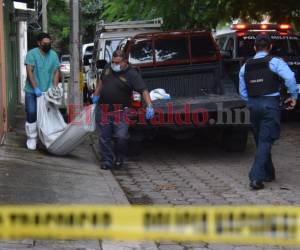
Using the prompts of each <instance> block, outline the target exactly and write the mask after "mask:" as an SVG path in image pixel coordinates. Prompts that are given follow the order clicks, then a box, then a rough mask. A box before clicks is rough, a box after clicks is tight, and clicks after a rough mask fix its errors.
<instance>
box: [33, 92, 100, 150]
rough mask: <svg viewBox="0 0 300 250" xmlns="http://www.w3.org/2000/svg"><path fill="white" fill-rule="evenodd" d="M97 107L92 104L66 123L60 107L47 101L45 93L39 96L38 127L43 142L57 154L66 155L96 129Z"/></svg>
mask: <svg viewBox="0 0 300 250" xmlns="http://www.w3.org/2000/svg"><path fill="white" fill-rule="evenodd" d="M95 108H96V105H95V104H93V105H90V106H87V107H85V108H84V109H83V111H82V112H81V113H80V114H79V115H78V116H76V118H75V119H74V121H72V122H71V123H70V124H67V123H65V121H64V119H63V117H62V115H61V113H60V111H59V109H58V107H57V106H56V105H55V104H53V103H51V102H49V101H47V100H46V98H45V94H43V95H42V96H40V97H38V98H37V129H38V135H39V138H40V140H41V142H42V143H43V144H44V145H45V147H46V148H47V150H48V151H49V152H50V153H52V154H55V155H66V154H69V153H70V152H71V151H73V150H74V149H75V148H76V147H77V146H78V145H79V144H80V143H81V142H82V141H83V140H84V138H85V136H86V135H87V134H88V133H90V132H93V131H95Z"/></svg>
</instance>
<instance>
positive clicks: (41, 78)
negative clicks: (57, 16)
mask: <svg viewBox="0 0 300 250" xmlns="http://www.w3.org/2000/svg"><path fill="white" fill-rule="evenodd" d="M25 65H26V71H27V80H26V85H25V88H24V90H25V110H26V114H27V117H26V123H25V130H26V134H27V142H26V145H27V148H28V149H30V150H35V149H36V143H37V127H36V117H37V114H36V113H37V98H39V97H40V96H41V95H42V92H46V91H47V90H48V89H49V88H51V87H52V86H53V85H54V86H57V85H58V82H59V67H60V63H59V59H58V56H57V54H56V52H55V51H54V50H52V49H51V38H50V36H49V35H48V34H47V33H40V34H39V35H38V38H37V47H36V48H34V49H32V50H30V51H28V53H27V55H26V59H25Z"/></svg>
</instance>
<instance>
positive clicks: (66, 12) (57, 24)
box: [47, 0, 70, 54]
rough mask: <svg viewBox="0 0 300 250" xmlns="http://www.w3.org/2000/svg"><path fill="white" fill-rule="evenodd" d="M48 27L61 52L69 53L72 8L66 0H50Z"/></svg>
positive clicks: (55, 44) (55, 45)
mask: <svg viewBox="0 0 300 250" xmlns="http://www.w3.org/2000/svg"><path fill="white" fill-rule="evenodd" d="M47 10H48V29H49V34H50V35H51V37H52V38H53V45H54V47H55V48H56V50H57V51H58V52H59V53H60V54H64V53H68V50H69V35H70V21H69V20H70V17H69V16H70V9H69V7H68V5H67V3H66V1H65V0H49V1H48V6H47Z"/></svg>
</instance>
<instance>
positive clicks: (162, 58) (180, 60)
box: [127, 32, 218, 67]
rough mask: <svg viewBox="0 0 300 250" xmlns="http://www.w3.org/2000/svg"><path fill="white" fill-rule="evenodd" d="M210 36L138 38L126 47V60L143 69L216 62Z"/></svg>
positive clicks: (186, 34) (188, 34) (192, 34)
mask: <svg viewBox="0 0 300 250" xmlns="http://www.w3.org/2000/svg"><path fill="white" fill-rule="evenodd" d="M215 45H216V44H215V43H214V40H213V38H212V36H211V35H210V33H208V32H203V33H200V34H197V33H196V34H195V33H180V32H178V33H175V32H174V33H172V34H170V33H166V34H162V35H160V34H155V35H154V36H146V37H144V36H142V35H141V36H139V37H137V38H135V39H133V40H132V41H131V43H129V44H128V47H127V51H128V50H129V53H128V60H129V62H130V63H131V64H140V65H143V66H144V67H152V66H168V65H185V64H189V63H191V64H192V63H199V62H201V63H202V62H204V61H205V62H211V61H216V60H218V58H217V53H218V49H217V47H216V46H215Z"/></svg>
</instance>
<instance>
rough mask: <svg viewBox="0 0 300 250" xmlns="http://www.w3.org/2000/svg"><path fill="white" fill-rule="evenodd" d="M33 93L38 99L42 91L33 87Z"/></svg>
mask: <svg viewBox="0 0 300 250" xmlns="http://www.w3.org/2000/svg"><path fill="white" fill-rule="evenodd" d="M33 91H34V94H35V96H36V97H40V96H41V95H42V91H41V90H40V88H39V87H35V88H34V89H33Z"/></svg>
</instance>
